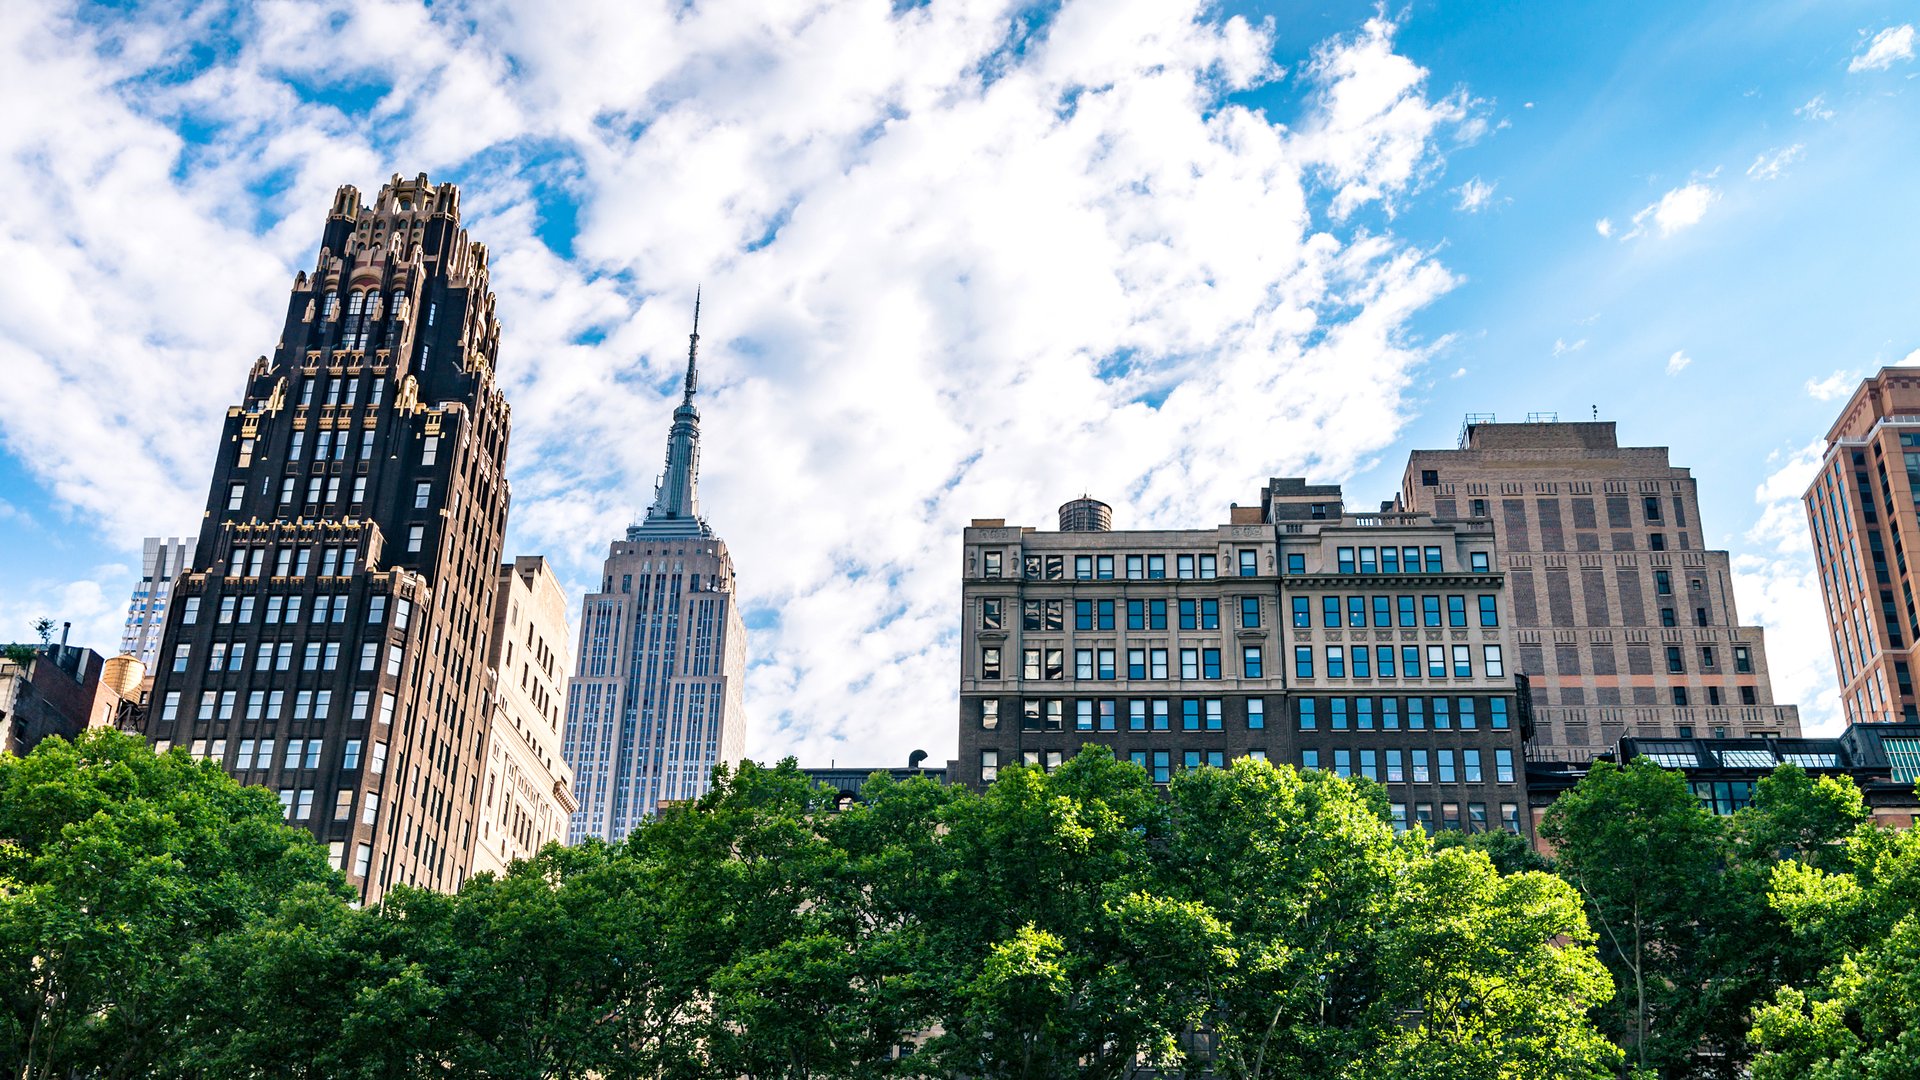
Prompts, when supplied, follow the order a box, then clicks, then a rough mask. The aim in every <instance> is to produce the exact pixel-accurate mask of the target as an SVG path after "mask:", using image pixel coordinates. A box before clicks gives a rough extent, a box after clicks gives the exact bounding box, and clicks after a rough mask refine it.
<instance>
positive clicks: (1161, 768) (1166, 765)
mask: <svg viewBox="0 0 1920 1080" xmlns="http://www.w3.org/2000/svg"><path fill="white" fill-rule="evenodd" d="M1172 774H1173V754H1172V752H1171V751H1168V750H1155V751H1154V752H1153V782H1154V783H1156V784H1164V783H1167V782H1168V781H1170V780H1172V779H1173V776H1172Z"/></svg>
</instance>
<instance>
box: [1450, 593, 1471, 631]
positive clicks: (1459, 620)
mask: <svg viewBox="0 0 1920 1080" xmlns="http://www.w3.org/2000/svg"><path fill="white" fill-rule="evenodd" d="M1447 625H1448V626H1454V627H1460V626H1465V625H1467V598H1466V597H1464V596H1449V597H1447Z"/></svg>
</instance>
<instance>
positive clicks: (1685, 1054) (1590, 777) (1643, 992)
mask: <svg viewBox="0 0 1920 1080" xmlns="http://www.w3.org/2000/svg"><path fill="white" fill-rule="evenodd" d="M1541 832H1542V834H1543V835H1545V836H1546V837H1547V839H1549V840H1550V841H1552V843H1553V844H1554V846H1555V868H1556V869H1557V871H1558V872H1559V873H1560V875H1561V876H1562V877H1564V878H1565V879H1566V880H1568V881H1569V882H1571V883H1572V884H1573V885H1574V886H1575V887H1576V888H1578V889H1579V890H1580V894H1581V896H1582V897H1584V898H1585V900H1586V903H1587V910H1588V915H1589V917H1590V918H1591V919H1592V921H1593V923H1594V925H1595V927H1596V928H1597V929H1598V931H1599V934H1600V946H1601V948H1600V955H1601V957H1602V959H1604V960H1605V961H1606V962H1607V966H1608V967H1609V968H1611V969H1612V970H1613V972H1614V974H1615V976H1616V977H1617V979H1618V981H1619V983H1620V985H1621V991H1622V993H1621V998H1622V999H1624V1004H1625V1005H1626V1008H1625V1009H1624V1010H1621V1009H1615V1010H1613V1011H1612V1012H1610V1013H1603V1019H1602V1023H1603V1024H1604V1025H1606V1026H1608V1027H1610V1028H1612V1029H1613V1030H1614V1031H1615V1032H1617V1033H1619V1034H1620V1035H1623V1036H1624V1037H1625V1041H1626V1042H1627V1045H1628V1050H1629V1052H1630V1053H1631V1054H1632V1056H1633V1059H1634V1061H1635V1062H1636V1064H1637V1066H1638V1067H1639V1068H1641V1069H1646V1068H1649V1067H1655V1068H1659V1069H1662V1070H1665V1069H1670V1068H1671V1069H1684V1068H1686V1063H1687V1062H1688V1061H1689V1060H1690V1059H1691V1058H1692V1057H1693V1056H1694V1054H1695V1052H1696V1050H1697V1049H1698V1048H1699V1047H1700V1045H1701V1041H1702V1038H1703V1036H1704V1034H1705V1028H1706V1027H1707V1026H1708V1025H1707V1022H1706V1019H1705V1018H1704V1017H1703V1016H1702V1015H1701V1014H1702V1006H1703V1005H1708V1004H1711V1003H1712V1002H1713V1001H1714V1000H1715V999H1713V998H1710V997H1707V996H1705V995H1709V994H1710V993H1711V990H1712V988H1711V987H1709V986H1708V983H1709V981H1710V979H1711V977H1712V976H1713V975H1714V974H1717V973H1716V972H1714V971H1713V970H1712V967H1713V965H1711V964H1710V963H1709V962H1708V957H1707V953H1706V949H1705V947H1704V946H1705V944H1706V940H1707V938H1708V937H1709V936H1710V935H1711V932H1712V928H1713V927H1714V926H1716V925H1721V924H1724V923H1725V922H1727V921H1729V920H1732V919H1734V918H1737V917H1739V916H1738V914H1736V913H1735V912H1732V911H1729V910H1728V905H1727V903H1726V896H1725V893H1724V891H1723V890H1722V889H1721V888H1720V886H1721V880H1720V878H1721V869H1722V866H1723V861H1724V859H1725V856H1726V851H1725V843H1724V834H1723V828H1722V826H1721V823H1720V822H1719V820H1718V819H1716V818H1714V817H1713V816H1712V815H1711V814H1709V813H1708V812H1707V811H1706V810H1705V808H1703V807H1702V806H1701V805H1700V800H1699V799H1697V798H1695V797H1694V795H1693V793H1692V792H1691V791H1689V790H1688V788H1687V784H1686V780H1685V778H1684V777H1682V776H1681V775H1680V774H1679V773H1677V772H1669V771H1668V770H1666V769H1662V768H1660V767H1659V766H1658V765H1656V764H1654V763H1653V762H1652V761H1650V760H1648V759H1646V758H1640V759H1638V760H1635V761H1634V762H1632V763H1631V764H1629V765H1625V766H1620V765H1614V764H1612V763H1610V762H1604V761H1602V762H1595V763H1594V765H1593V767H1592V769H1591V770H1589V771H1588V773H1587V776H1586V777H1585V778H1584V779H1582V780H1581V781H1580V783H1579V784H1577V785H1575V786H1574V788H1573V789H1572V790H1570V791H1568V792H1566V793H1565V794H1563V795H1562V796H1560V798H1559V799H1558V800H1556V801H1555V802H1554V804H1553V806H1552V808H1551V809H1549V810H1548V812H1547V816H1546V820H1545V821H1544V822H1543V823H1542V826H1541ZM1742 914H1744V913H1742ZM1623 1013H1624V1015H1622V1014H1623Z"/></svg>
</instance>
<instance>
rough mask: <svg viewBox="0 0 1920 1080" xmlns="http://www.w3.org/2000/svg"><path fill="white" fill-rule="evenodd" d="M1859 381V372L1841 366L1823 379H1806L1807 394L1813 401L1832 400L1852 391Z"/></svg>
mask: <svg viewBox="0 0 1920 1080" xmlns="http://www.w3.org/2000/svg"><path fill="white" fill-rule="evenodd" d="M1859 383H1860V373H1859V372H1857V371H1847V370H1846V369H1844V368H1842V369H1840V370H1838V371H1835V372H1834V373H1833V374H1831V375H1829V376H1827V377H1826V378H1824V379H1808V380H1807V396H1808V397H1811V398H1812V399H1813V400H1815V401H1833V400H1836V399H1838V398H1843V397H1846V396H1847V395H1849V394H1851V393H1853V389H1854V387H1855V386H1857V385H1859Z"/></svg>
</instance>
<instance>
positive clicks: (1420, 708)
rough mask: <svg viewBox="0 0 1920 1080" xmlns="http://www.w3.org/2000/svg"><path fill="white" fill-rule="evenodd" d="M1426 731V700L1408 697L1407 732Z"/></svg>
mask: <svg viewBox="0 0 1920 1080" xmlns="http://www.w3.org/2000/svg"><path fill="white" fill-rule="evenodd" d="M1426 729H1427V699H1426V698H1417V697H1410V698H1408V699H1407V730H1408V731H1425V730H1426Z"/></svg>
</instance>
